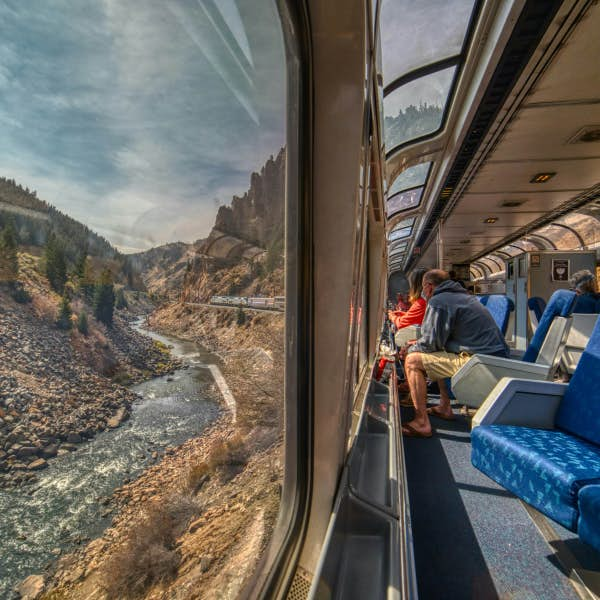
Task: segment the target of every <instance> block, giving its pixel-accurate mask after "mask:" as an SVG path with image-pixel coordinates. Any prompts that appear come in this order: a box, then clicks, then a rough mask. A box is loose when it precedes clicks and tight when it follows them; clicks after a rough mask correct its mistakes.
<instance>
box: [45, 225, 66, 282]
mask: <svg viewBox="0 0 600 600" xmlns="http://www.w3.org/2000/svg"><path fill="white" fill-rule="evenodd" d="M45 257H46V277H47V278H48V281H49V282H50V286H51V287H52V289H53V290H54V291H56V292H59V293H60V294H62V291H63V288H64V286H65V283H66V281H67V262H66V259H65V251H64V248H63V245H62V244H61V243H60V241H59V240H58V239H57V237H56V236H55V235H54V233H52V232H50V234H49V235H48V240H47V241H46V251H45Z"/></svg>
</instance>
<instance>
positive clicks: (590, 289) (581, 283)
mask: <svg viewBox="0 0 600 600" xmlns="http://www.w3.org/2000/svg"><path fill="white" fill-rule="evenodd" d="M571 289H572V290H573V291H574V292H575V293H576V294H579V295H581V294H589V293H592V294H594V293H596V291H597V290H596V278H595V277H594V274H593V273H592V272H591V271H588V270H587V269H583V270H582V271H577V273H574V274H573V277H571Z"/></svg>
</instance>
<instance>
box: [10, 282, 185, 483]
mask: <svg viewBox="0 0 600 600" xmlns="http://www.w3.org/2000/svg"><path fill="white" fill-rule="evenodd" d="M46 300H47V299H44V298H43V297H42V296H41V295H38V296H35V297H34V302H32V303H31V304H28V305H22V304H17V303H15V302H14V301H13V300H12V298H10V296H9V295H7V294H1V293H0V441H1V443H0V488H1V487H10V486H15V485H21V484H23V483H26V482H32V481H34V480H35V479H36V473H37V472H38V471H40V470H42V469H44V468H46V467H47V465H48V461H49V460H51V459H53V458H54V457H56V456H60V455H63V454H65V453H68V452H72V451H74V450H76V449H77V448H78V447H79V445H80V444H82V443H84V442H85V441H86V440H90V439H91V438H93V437H94V436H95V435H96V434H97V433H98V432H100V431H104V430H105V429H112V428H115V427H118V426H119V425H120V424H121V423H122V422H123V421H125V420H126V419H127V418H128V416H129V414H130V411H131V405H132V403H133V402H135V401H136V400H137V395H136V394H135V393H133V392H132V391H130V390H129V389H128V387H125V386H126V385H131V384H132V383H135V382H139V381H143V380H144V379H148V378H150V377H156V376H158V375H162V374H166V373H172V372H173V370H174V369H175V368H177V367H178V366H179V363H178V362H177V361H173V360H172V359H171V358H170V356H169V352H168V349H167V348H165V347H164V346H162V345H160V344H156V343H154V342H153V341H152V340H149V339H148V338H146V337H145V336H142V335H140V334H138V333H136V332H135V331H133V330H131V328H130V327H129V324H128V323H127V320H126V319H124V318H123V317H121V316H119V315H116V316H115V321H114V324H113V327H112V328H110V329H107V328H104V327H100V326H98V325H94V329H93V331H92V332H91V333H90V334H89V335H87V336H84V335H82V334H81V333H79V332H78V331H77V330H72V331H69V332H65V331H62V330H59V329H57V328H56V326H55V325H54V323H53V322H52V321H50V320H49V319H48V318H45V313H44V309H45V308H47V307H45V305H44V304H43V303H44V302H45V301H46ZM47 312H49V311H47ZM52 314H54V313H52Z"/></svg>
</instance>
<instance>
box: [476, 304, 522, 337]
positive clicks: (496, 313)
mask: <svg viewBox="0 0 600 600" xmlns="http://www.w3.org/2000/svg"><path fill="white" fill-rule="evenodd" d="M482 298H483V296H482ZM480 302H481V303H482V304H483V305H484V306H485V307H486V308H487V309H488V310H489V311H490V313H491V314H492V317H494V321H495V322H496V325H498V329H499V330H500V331H501V332H502V335H505V334H506V330H507V328H508V318H509V317H510V313H511V312H512V311H513V310H515V305H514V302H513V301H512V300H511V299H510V298H508V297H506V296H504V295H502V294H490V295H489V296H487V297H486V301H485V302H484V301H483V300H482V299H480Z"/></svg>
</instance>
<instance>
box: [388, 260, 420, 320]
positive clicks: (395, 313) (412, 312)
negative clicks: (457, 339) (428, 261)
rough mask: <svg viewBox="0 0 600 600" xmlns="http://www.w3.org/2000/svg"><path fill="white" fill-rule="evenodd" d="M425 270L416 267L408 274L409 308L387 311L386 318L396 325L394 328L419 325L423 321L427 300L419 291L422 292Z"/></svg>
mask: <svg viewBox="0 0 600 600" xmlns="http://www.w3.org/2000/svg"><path fill="white" fill-rule="evenodd" d="M426 272H427V269H416V270H415V271H413V272H412V273H411V274H410V279H409V283H410V291H409V294H408V301H409V302H410V308H409V309H408V310H407V311H403V310H389V311H388V318H389V319H390V321H391V322H392V323H393V324H394V325H395V326H396V329H402V328H403V327H408V326H409V325H420V324H421V323H422V322H423V317H424V316H425V308H427V301H426V300H425V298H423V297H422V296H421V293H422V292H423V275H425V273H426Z"/></svg>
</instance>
